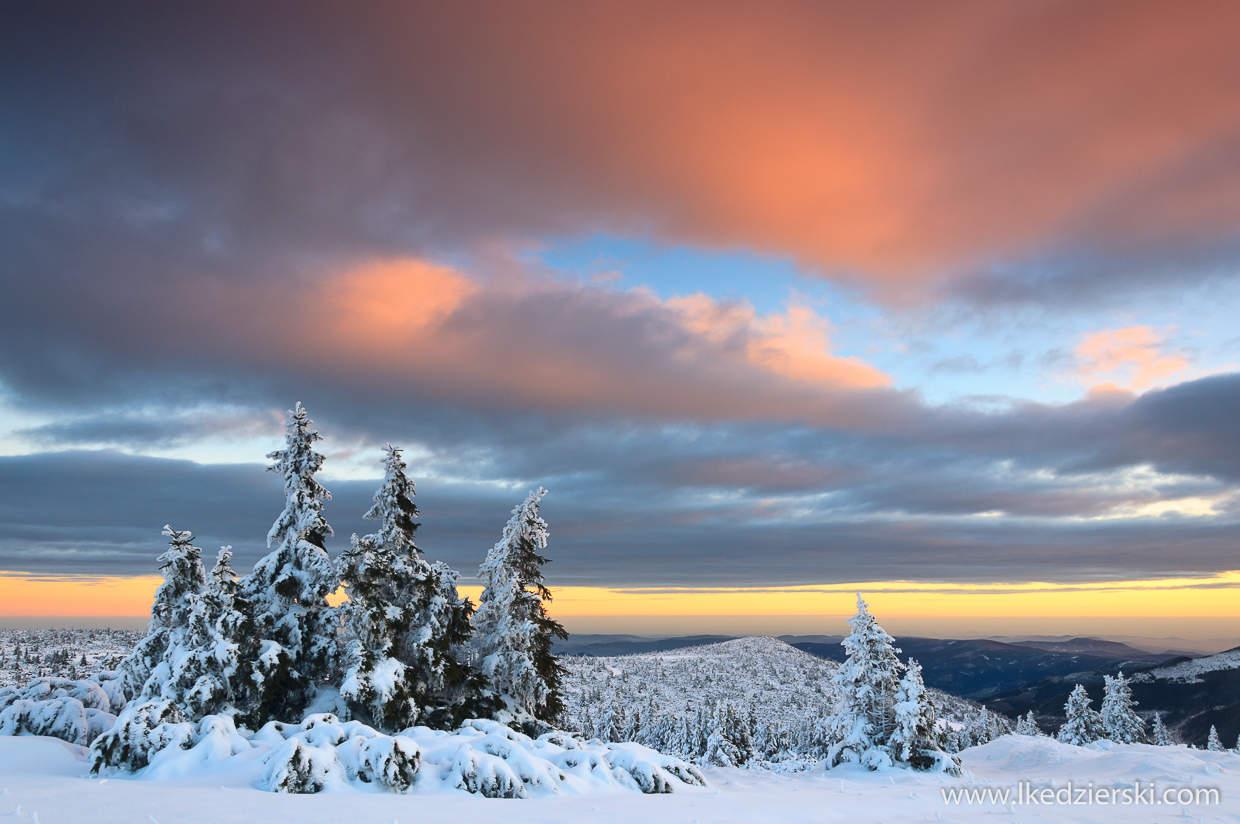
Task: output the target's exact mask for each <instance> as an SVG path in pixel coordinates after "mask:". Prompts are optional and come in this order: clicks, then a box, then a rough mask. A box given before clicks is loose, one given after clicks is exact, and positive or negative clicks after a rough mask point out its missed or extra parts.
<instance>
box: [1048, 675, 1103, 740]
mask: <svg viewBox="0 0 1240 824" xmlns="http://www.w3.org/2000/svg"><path fill="white" fill-rule="evenodd" d="M1089 703H1090V701H1089V693H1087V692H1086V691H1085V688H1084V687H1083V686H1081V685H1080V684H1077V685H1076V687H1075V688H1074V689H1073V690H1072V694H1071V695H1069V696H1068V703H1067V704H1065V705H1064V708H1063V709H1064V715H1065V716H1066V718H1065V720H1064V722H1063V726H1061V727H1060V728H1059V735H1058V736H1057V737H1058V739H1059V740H1060V741H1062V742H1063V743H1065V744H1076V745H1077V746H1084V745H1086V744H1090V743H1092V742H1094V741H1097V740H1098V739H1100V738H1102V737H1103V736H1104V735H1106V730H1105V728H1104V727H1103V726H1102V716H1101V715H1099V714H1098V713H1097V712H1096V711H1095V710H1094V708H1093V707H1091V706H1090V705H1089Z"/></svg>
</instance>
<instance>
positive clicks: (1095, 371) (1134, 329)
mask: <svg viewBox="0 0 1240 824" xmlns="http://www.w3.org/2000/svg"><path fill="white" fill-rule="evenodd" d="M1075 354H1076V358H1077V362H1078V367H1077V369H1076V372H1075V373H1074V374H1073V376H1074V377H1075V378H1076V379H1077V380H1078V381H1080V382H1082V383H1084V384H1086V385H1089V386H1091V387H1098V386H1099V385H1100V384H1101V385H1102V386H1103V387H1105V386H1107V385H1111V386H1118V387H1121V388H1124V389H1130V390H1138V391H1139V390H1142V389H1148V388H1150V387H1151V386H1154V385H1157V384H1160V383H1164V382H1165V379H1167V378H1170V377H1173V376H1175V375H1179V374H1180V373H1182V372H1183V371H1184V370H1186V369H1188V368H1189V366H1190V365H1191V364H1190V362H1189V360H1188V358H1186V357H1185V356H1184V355H1183V354H1182V353H1180V352H1178V351H1175V350H1173V349H1172V347H1171V346H1170V345H1169V344H1168V343H1167V341H1166V337H1165V335H1160V334H1159V333H1158V332H1157V331H1155V330H1154V329H1153V328H1152V327H1149V326H1129V327H1126V328H1123V329H1103V330H1102V331H1099V332H1092V333H1090V334H1088V335H1086V336H1084V337H1083V338H1082V339H1081V341H1080V343H1078V344H1077V346H1076V351H1075Z"/></svg>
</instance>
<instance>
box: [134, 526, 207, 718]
mask: <svg viewBox="0 0 1240 824" xmlns="http://www.w3.org/2000/svg"><path fill="white" fill-rule="evenodd" d="M163 534H164V535H165V536H167V537H168V538H169V541H168V549H167V551H165V552H164V553H163V554H162V555H160V556H159V569H160V571H161V572H163V574H164V582H163V583H162V584H160V585H159V589H157V590H156V591H155V603H154V605H153V606H152V607H151V623H150V626H149V628H148V630H147V634H146V637H145V638H143V639H142V641H140V642H139V643H138V646H137V647H135V648H134V651H133V652H131V653H130V654H129V655H128V656H127V657H126V658H125V660H123V661H122V662H121V665H120V671H121V674H122V679H123V685H124V688H125V693H126V695H127V696H128V698H129V700H131V701H133V700H137V699H140V698H145V699H150V698H151V697H157V696H159V695H160V694H161V693H162V692H163V689H164V686H165V685H166V684H167V682H168V680H169V678H170V676H171V667H170V664H169V663H168V659H169V658H171V657H173V656H172V655H171V654H170V653H172V651H173V649H172V648H173V647H176V646H179V645H183V644H184V643H185V634H186V630H187V628H188V627H189V623H190V616H191V615H192V614H193V613H194V611H195V609H196V608H197V604H198V598H199V595H200V594H201V593H202V590H203V588H204V587H205V586H206V581H207V574H206V572H205V570H204V569H203V567H202V550H201V549H199V548H198V547H196V546H194V543H193V541H194V536H193V535H191V534H190V533H189V532H187V531H186V532H182V531H180V530H175V529H173V528H172V527H171V526H169V525H167V524H165V525H164V530H163Z"/></svg>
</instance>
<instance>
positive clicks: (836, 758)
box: [827, 593, 904, 769]
mask: <svg viewBox="0 0 1240 824" xmlns="http://www.w3.org/2000/svg"><path fill="white" fill-rule="evenodd" d="M848 625H849V626H850V627H852V631H851V632H850V633H849V635H848V637H847V638H845V639H844V640H843V641H841V642H840V643H841V644H842V645H843V646H844V649H845V650H846V651H847V657H846V658H845V660H844V663H843V664H841V665H840V668H839V669H838V670H836V672H835V676H834V677H833V678H832V682H833V683H834V684H835V686H836V687H837V689H838V691H839V694H840V696H841V700H840V704H839V707H838V709H837V711H836V716H835V719H834V728H835V738H836V742H835V744H833V745H832V747H831V751H830V752H829V753H828V756H827V760H828V764H829V766H832V767H834V766H836V765H837V764H841V763H843V762H845V761H854V762H859V763H861V764H864V765H866V766H867V767H869V768H871V769H878V768H879V767H880V766H883V765H885V764H890V763H891V761H892V754H891V751H890V749H889V748H888V746H887V744H888V740H889V739H890V737H891V733H892V731H893V730H894V729H895V725H896V717H895V706H894V705H895V696H896V689H897V688H898V685H899V681H900V671H901V670H902V669H903V668H904V665H903V664H901V663H900V659H899V658H897V657H896V653H897V652H899V650H897V649H895V648H893V647H892V645H891V644H892V641H894V640H895V639H893V638H892V637H891V636H890V635H888V634H887V633H886V632H885V631H884V630H883V628H882V627H880V626H879V625H878V623H877V622H875V620H874V616H873V615H871V614H870V613H869V612H868V611H867V609H866V603H865V601H864V600H862V598H861V593H857V614H856V615H854V616H853V617H851V618H849V619H848Z"/></svg>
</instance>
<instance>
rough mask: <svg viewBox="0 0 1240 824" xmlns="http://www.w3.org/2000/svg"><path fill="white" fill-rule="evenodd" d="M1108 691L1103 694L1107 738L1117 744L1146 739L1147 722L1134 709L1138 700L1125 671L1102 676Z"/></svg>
mask: <svg viewBox="0 0 1240 824" xmlns="http://www.w3.org/2000/svg"><path fill="white" fill-rule="evenodd" d="M1102 678H1103V682H1104V684H1105V687H1104V689H1105V690H1106V692H1105V693H1104V694H1103V696H1102V713H1101V715H1102V727H1103V730H1104V731H1105V735H1106V737H1107V738H1109V739H1111V740H1112V741H1114V742H1115V743H1117V744H1135V743H1138V742H1143V741H1145V722H1144V721H1142V720H1141V716H1139V715H1137V711H1136V710H1135V709H1133V707H1135V706H1136V705H1137V702H1136V701H1134V700H1133V699H1132V688H1131V687H1129V686H1128V680H1127V679H1126V678H1124V673H1122V672H1120V673H1118V674H1117V675H1116V676H1115V677H1114V678H1112V677H1111V676H1109V675H1104V676H1102Z"/></svg>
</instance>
